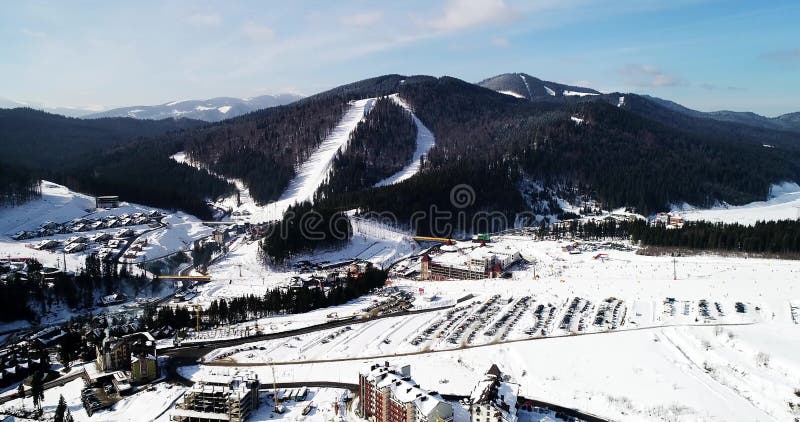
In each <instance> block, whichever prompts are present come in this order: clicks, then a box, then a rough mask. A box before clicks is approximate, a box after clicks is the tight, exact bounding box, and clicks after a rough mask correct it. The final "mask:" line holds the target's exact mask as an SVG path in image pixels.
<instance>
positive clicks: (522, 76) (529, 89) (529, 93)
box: [519, 75, 533, 98]
mask: <svg viewBox="0 0 800 422" xmlns="http://www.w3.org/2000/svg"><path fill="white" fill-rule="evenodd" d="M519 77H520V78H522V83H524V84H525V89H527V90H528V98H533V94H532V93H531V86H530V85H528V80H527V79H525V75H519Z"/></svg>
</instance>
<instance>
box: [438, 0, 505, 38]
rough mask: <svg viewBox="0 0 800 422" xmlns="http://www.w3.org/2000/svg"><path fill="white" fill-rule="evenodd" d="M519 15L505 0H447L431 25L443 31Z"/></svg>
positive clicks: (502, 20)
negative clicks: (439, 14)
mask: <svg viewBox="0 0 800 422" xmlns="http://www.w3.org/2000/svg"><path fill="white" fill-rule="evenodd" d="M517 16H518V13H517V12H516V11H515V10H513V9H512V8H511V7H510V6H508V4H506V2H505V0H447V3H446V4H445V6H444V10H443V11H442V14H441V16H439V17H438V18H436V19H434V20H432V21H431V22H430V26H431V27H433V28H434V29H438V30H441V31H457V30H460V29H466V28H471V27H475V26H481V25H486V24H490V23H499V22H508V21H510V20H513V19H514V18H515V17H517Z"/></svg>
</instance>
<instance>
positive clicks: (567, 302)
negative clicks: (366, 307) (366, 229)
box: [202, 236, 800, 421]
mask: <svg viewBox="0 0 800 422" xmlns="http://www.w3.org/2000/svg"><path fill="white" fill-rule="evenodd" d="M500 242H501V243H502V242H509V243H513V244H514V245H515V246H517V247H518V248H520V249H521V251H522V255H523V256H524V257H526V258H527V259H529V260H532V259H535V260H536V262H537V263H536V274H537V275H538V276H539V278H538V279H534V277H533V266H532V265H528V266H525V267H519V268H517V269H516V271H514V277H513V278H512V279H508V280H507V279H501V280H478V281H442V282H419V281H411V280H395V286H398V287H402V288H409V289H413V290H417V289H418V288H420V287H422V288H424V296H425V297H430V296H432V295H436V296H438V297H439V300H448V299H452V298H458V297H463V296H464V295H466V294H470V293H471V294H474V295H475V298H474V299H472V300H470V301H466V302H464V303H462V304H459V306H458V307H457V308H455V309H456V311H455V312H452V313H451V311H452V309H443V310H439V311H436V312H431V313H425V314H419V315H411V316H407V317H393V318H386V319H383V320H378V321H371V322H368V323H365V324H357V325H353V326H352V327H351V329H350V330H347V329H341V328H340V329H333V330H328V331H324V332H319V333H314V334H307V335H301V336H297V337H295V338H290V339H284V340H280V341H267V342H258V343H254V344H252V345H243V346H239V348H240V349H241V351H239V352H236V353H232V354H231V355H230V356H226V357H225V359H223V360H221V361H219V362H231V361H236V362H240V363H244V364H255V365H263V364H264V363H267V362H281V363H283V364H281V365H278V366H276V372H277V373H278V377H279V378H281V379H285V380H286V381H324V380H329V381H342V382H351V383H354V382H356V380H357V370H358V369H359V368H360V367H361V366H362V365H363V364H365V363H368V362H372V361H376V360H377V361H381V362H382V361H383V360H386V359H389V360H391V361H393V362H394V361H397V362H401V363H410V364H412V373H414V374H415V379H416V380H417V381H418V382H420V383H421V384H422V385H423V386H425V387H426V388H430V389H435V390H437V391H440V392H442V393H452V394H467V393H468V392H469V389H470V388H471V387H472V385H474V383H475V382H477V380H478V377H479V376H480V374H481V373H483V372H484V371H485V370H486V369H487V368H488V367H489V366H490V365H491V363H498V364H500V365H501V367H502V369H503V370H504V371H505V372H508V373H509V374H511V375H512V378H513V380H514V381H516V382H519V383H520V384H521V385H522V394H523V395H524V396H526V397H531V398H538V399H542V400H545V401H550V402H553V403H557V404H561V405H565V406H571V407H576V408H579V409H581V410H584V411H588V412H590V413H594V414H598V415H601V416H604V417H608V418H611V419H614V420H630V421H638V420H685V421H694V420H717V421H728V420H791V419H792V417H795V416H794V415H792V413H791V412H792V410H791V408H790V407H789V403H790V402H793V403H800V398H798V397H797V396H795V394H794V390H795V389H796V388H800V357H798V356H799V355H797V353H796V351H797V350H800V336H799V335H798V334H800V325H798V324H797V323H796V322H795V319H794V318H795V316H793V309H794V313H795V314H796V313H797V312H798V310H797V304H798V301H800V285H798V284H797V282H796V281H797V280H798V279H800V262H797V261H780V260H766V259H745V258H727V257H720V256H715V255H700V256H694V257H688V258H679V259H678V260H677V262H676V263H675V264H673V261H672V260H671V258H668V257H648V256H640V255H636V254H635V253H633V252H623V251H616V250H599V251H598V252H604V253H608V255H609V258H608V259H605V260H600V259H594V258H593V255H594V253H593V254H588V253H584V254H578V255H572V254H569V253H565V252H562V251H561V247H560V246H561V245H560V244H559V243H557V242H534V241H530V240H528V239H526V238H524V237H511V236H509V237H505V238H502V239H500ZM673 265H674V268H675V271H676V274H677V280H673ZM495 295H498V296H499V298H498V299H496V301H495V302H494V305H490V308H487V309H485V310H484V311H482V312H478V308H479V307H481V306H483V305H485V304H486V303H487V302H488V301H489V300H490V299H491V298H492V297H493V296H495ZM526 296H530V305H529V306H523V307H521V308H519V307H518V308H515V304H517V302H519V301H520V300H521V299H523V298H525V297H526ZM576 297H577V298H580V300H579V301H578V305H577V306H576V307H575V308H576V309H578V310H579V311H582V310H583V309H584V307H586V306H587V305H586V304H587V303H588V308H587V310H586V311H585V315H584V320H585V321H586V322H587V324H586V325H587V327H586V328H585V329H584V330H580V329H579V328H578V326H577V325H576V324H575V323H574V322H572V323H570V324H567V325H565V326H564V327H562V326H561V323H562V322H563V319H564V316H565V315H566V313H567V312H568V311H569V309H570V306H571V304H572V302H573V301H574V300H575V298H576ZM609 298H613V301H612V302H610V303H618V302H616V301H619V302H621V303H622V305H621V307H620V308H619V309H621V310H622V309H624V313H625V317H624V321H622V319H621V314H619V315H620V320H619V325H618V326H617V327H616V328H613V327H612V326H610V325H609V324H613V320H614V317H613V311H612V312H611V318H610V321H604V322H603V324H604V325H602V326H597V325H594V322H595V321H594V319H595V318H594V317H596V316H597V312H598V311H599V308H600V307H601V306H606V305H605V304H607V303H609V302H606V299H609ZM669 298H672V299H674V300H670V299H669ZM509 299H511V302H510V303H509ZM701 301H704V302H701ZM737 302H740V303H741V304H742V308H741V310H743V312H740V311H739V310H738V309H737V305H736V303H737ZM473 303H474V304H473ZM539 304H543V305H547V304H552V305H553V307H554V308H555V309H556V311H555V314H554V317H553V321H552V322H551V324H552V325H550V326H549V327H550V329H551V330H552V331H551V332H548V333H547V335H546V336H544V335H542V334H541V331H540V332H539V333H538V334H533V335H530V334H527V333H526V332H525V330H526V329H528V328H529V327H530V326H531V325H535V324H536V316H535V315H534V311H535V309H536V308H537V307H538V305H539ZM717 304H719V308H718V307H717ZM491 306H496V307H498V308H499V309H491ZM792 306H794V308H793V307H792ZM523 308H524V310H523V311H522V314H521V316H520V317H519V318H517V313H518V312H519V311H520V309H523ZM515 310H516V312H517V313H514V312H515ZM509 312H511V316H510V317H509V319H507V321H513V320H516V321H517V322H516V325H515V326H514V327H512V328H511V329H508V330H507V328H508V324H506V325H504V326H501V328H499V329H498V331H497V332H496V333H495V334H494V335H492V336H486V335H485V334H484V333H485V331H486V330H487V328H489V327H491V326H494V324H495V323H496V322H497V321H499V318H500V317H502V316H503V315H505V314H507V313H509ZM619 312H622V311H619ZM478 315H483V316H486V315H491V316H490V317H489V318H488V319H487V321H486V322H485V323H484V326H483V328H481V329H479V330H477V331H479V332H478V334H477V335H476V336H475V337H474V340H473V341H472V342H470V341H469V340H468V339H469V336H470V333H471V331H470V330H472V329H473V328H467V329H466V330H465V331H463V332H462V333H461V334H460V335H459V336H455V337H453V333H454V332H455V330H456V329H457V328H458V327H459V326H461V325H463V324H464V323H465V322H466V321H468V320H469V318H470V316H478ZM574 318H575V317H574ZM577 319H578V321H580V317H577ZM451 321H453V322H452V324H451ZM572 321H575V319H573V320H572ZM437 323H438V325H436V327H435V328H434V330H433V331H431V332H430V333H428V334H427V335H423V337H424V339H423V340H422V342H420V343H418V344H416V345H415V344H413V343H412V341H414V340H416V339H417V338H418V337H420V334H425V330H426V329H428V328H430V327H431V326H433V325H435V324H437ZM727 324H744V325H727ZM473 327H474V325H473ZM540 329H541V327H540ZM504 330H506V331H508V332H509V334H508V335H507V337H506V338H505V339H502V338H500V336H502V335H503V333H504V332H506V331H504ZM582 333H586V334H582ZM331 336H332V338H331ZM451 337H453V338H455V340H456V343H455V344H453V343H450V342H449V341H448V340H449V339H450V338H451ZM323 340H327V341H325V342H323ZM463 346H471V347H467V348H461V347H463ZM262 348H263V350H262ZM453 349H455V350H453ZM223 350H224V349H220V351H223ZM396 354H398V355H400V356H391V355H396ZM386 356H389V357H386ZM331 359H343V361H340V362H331V361H328V362H322V363H320V362H317V363H312V362H313V361H315V360H331ZM304 362H308V363H304ZM228 364H230V363H228ZM202 368H203V370H207V369H206V368H208V367H202ZM251 369H256V370H257V371H258V372H259V373H260V374H262V375H263V376H269V377H271V374H270V373H269V367H268V366H254V367H252V368H251Z"/></svg>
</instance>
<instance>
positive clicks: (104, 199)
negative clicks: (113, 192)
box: [94, 196, 119, 208]
mask: <svg viewBox="0 0 800 422" xmlns="http://www.w3.org/2000/svg"><path fill="white" fill-rule="evenodd" d="M94 206H95V208H117V207H119V196H98V197H96V198H95V199H94Z"/></svg>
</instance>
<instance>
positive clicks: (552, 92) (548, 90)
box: [542, 85, 556, 97]
mask: <svg viewBox="0 0 800 422" xmlns="http://www.w3.org/2000/svg"><path fill="white" fill-rule="evenodd" d="M542 86H543V87H544V89H545V91H547V94H548V95H551V96H553V97H555V96H556V92H555V91H553V90H552V89H550V87H548V86H547V85H542Z"/></svg>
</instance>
